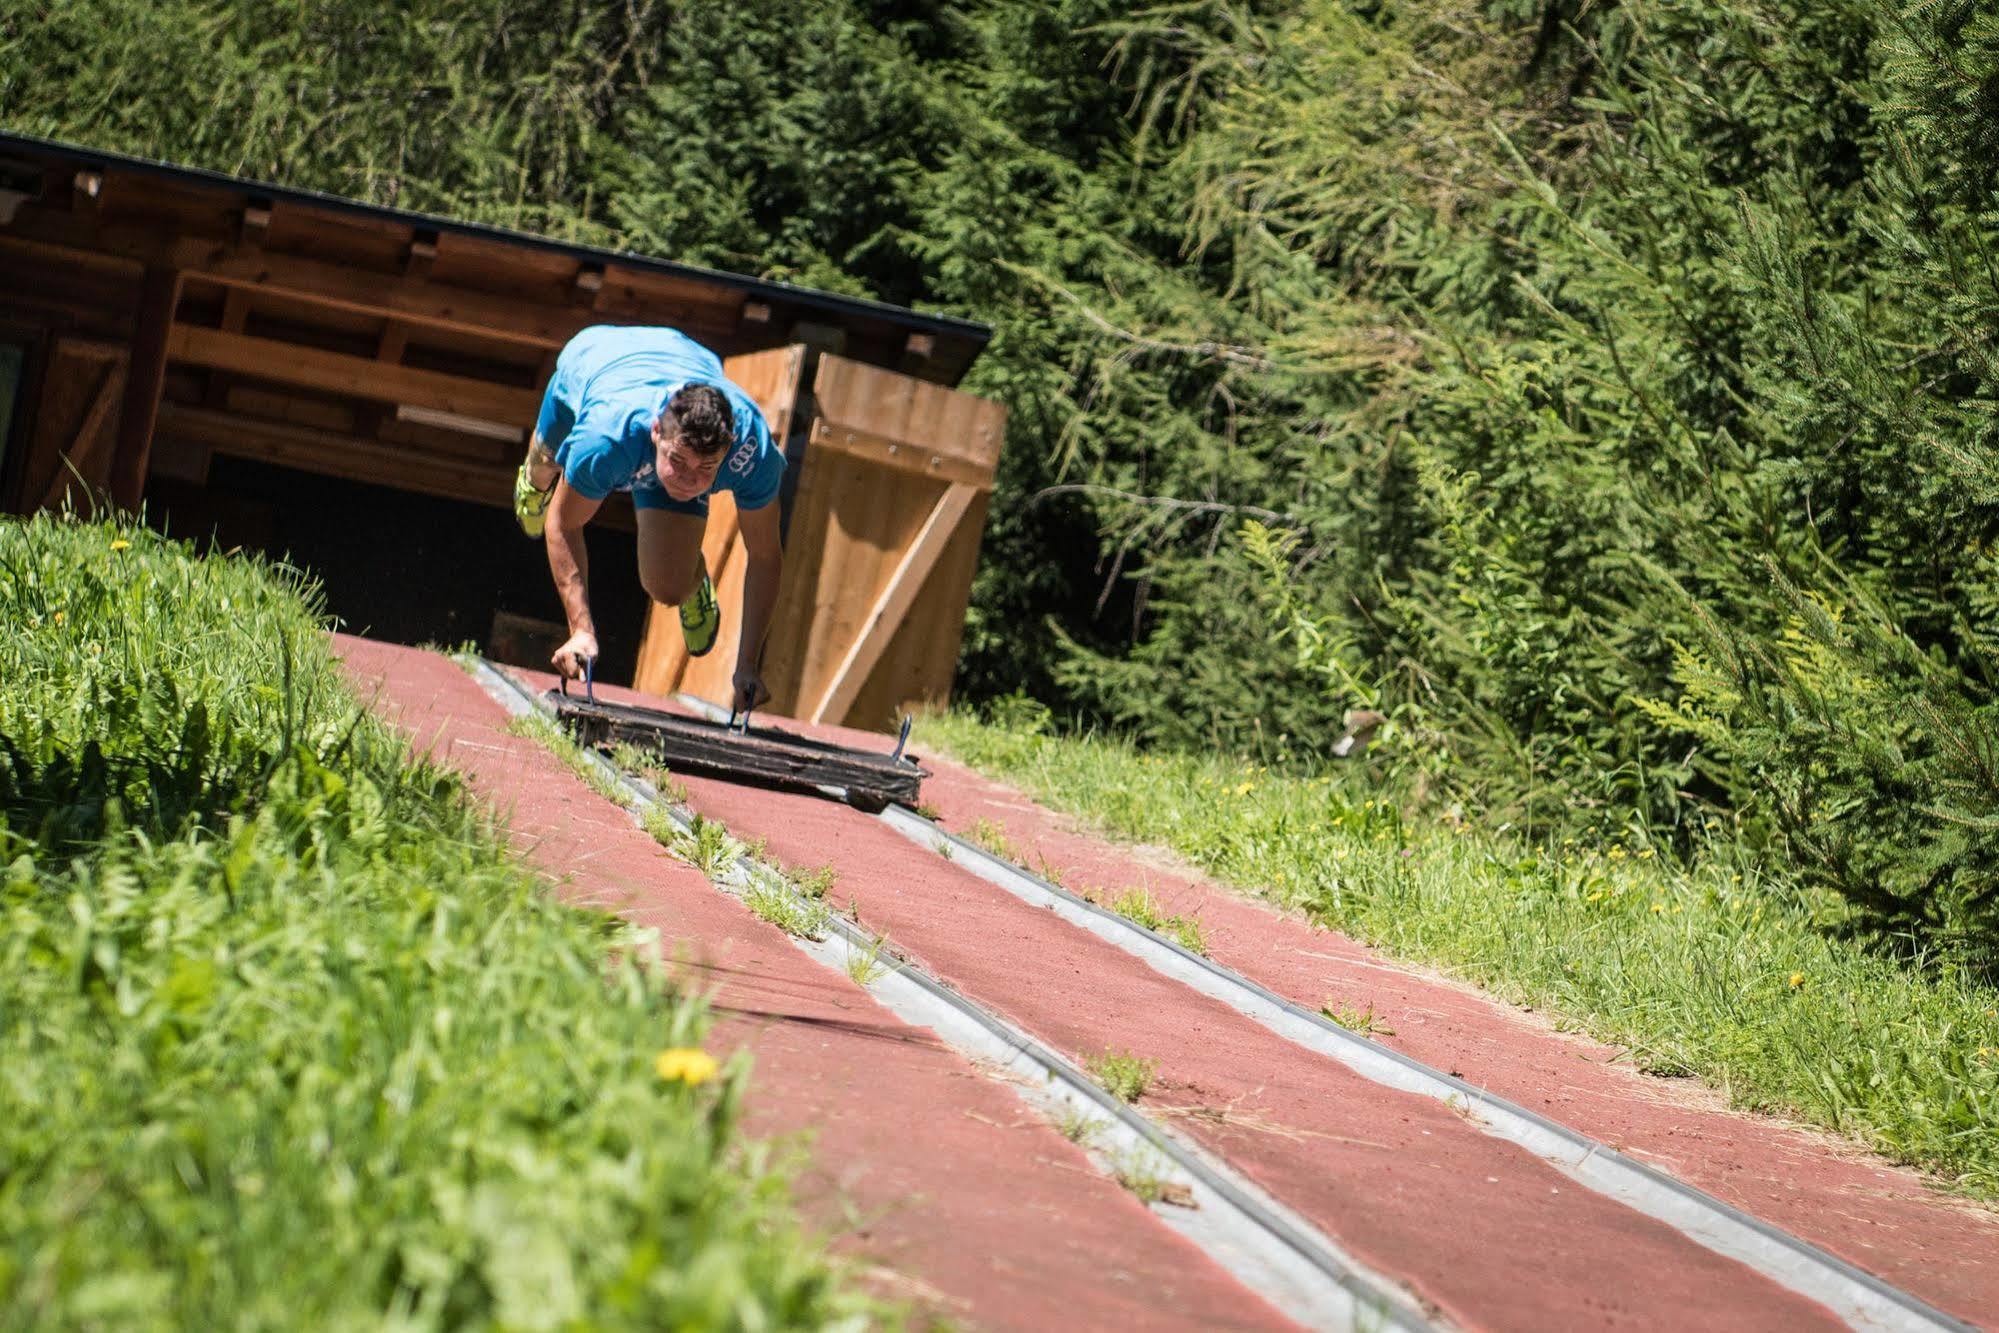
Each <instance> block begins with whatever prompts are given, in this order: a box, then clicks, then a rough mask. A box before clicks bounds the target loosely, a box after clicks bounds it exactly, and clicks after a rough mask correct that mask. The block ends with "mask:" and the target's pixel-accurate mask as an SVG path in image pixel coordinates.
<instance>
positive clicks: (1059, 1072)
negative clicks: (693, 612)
mask: <svg viewBox="0 0 1999 1333" xmlns="http://www.w3.org/2000/svg"><path fill="white" fill-rule="evenodd" d="M461 660H463V661H465V662H467V663H468V664H469V666H470V668H471V670H472V674H473V676H474V677H475V679H477V681H478V682H479V684H480V686H481V688H482V689H483V690H484V691H485V693H486V694H487V695H488V696H489V697H491V698H492V699H493V700H494V701H495V702H497V703H499V704H500V706H501V707H502V708H504V709H505V710H506V711H507V712H508V713H509V714H510V715H513V716H529V715H532V716H538V717H541V718H544V719H547V720H549V721H553V720H554V714H553V710H552V709H549V708H548V707H547V706H546V705H545V704H544V703H543V701H542V700H541V699H540V698H539V697H537V696H536V695H535V694H534V693H533V692H532V691H530V690H529V689H527V688H526V687H525V686H523V685H522V684H521V683H520V682H519V681H517V680H515V679H514V678H513V677H511V676H510V675H508V674H507V673H506V672H503V671H501V670H499V669H498V668H496V667H495V666H494V665H493V664H492V663H490V662H487V661H485V660H484V659H483V658H466V659H461ZM584 754H585V756H586V757H587V759H588V760H589V762H590V763H591V764H593V765H594V766H595V767H596V768H597V769H598V771H599V772H600V773H602V774H604V775H605V776H607V777H609V778H611V779H612V780H613V781H615V782H616V783H617V784H618V786H619V787H620V788H621V789H622V790H623V791H624V792H625V793H626V794H627V796H629V798H630V800H629V802H628V803H627V805H626V811H627V813H628V814H630V815H631V817H632V818H633V820H634V821H635V822H640V821H641V817H642V815H643V813H644V812H645V811H647V810H655V811H658V812H659V813H661V814H663V815H665V816H666V817H667V818H668V819H670V820H672V821H673V822H674V824H675V826H676V827H678V828H679V829H681V830H682V831H683V832H691V830H692V827H693V824H692V819H691V818H690V815H689V813H688V812H687V811H686V810H684V809H682V808H681V807H680V806H677V805H676V804H674V803H673V802H671V801H669V800H667V799H665V798H664V797H663V796H662V795H661V794H660V793H659V792H658V791H657V790H656V789H654V788H653V786H652V784H650V783H648V782H646V781H645V780H643V779H641V778H638V777H635V776H634V775H632V774H628V773H626V772H624V771H623V770H622V769H620V768H618V767H617V766H616V765H615V764H613V763H612V762H611V761H610V760H609V759H607V758H606V757H605V756H603V755H602V754H599V753H598V752H596V751H594V750H585V751H584ZM896 808H897V807H890V809H891V810H894V809H896ZM709 882H710V883H711V884H712V885H714V886H715V887H716V889H717V890H718V891H721V892H729V891H730V890H731V889H733V890H735V892H733V893H731V896H733V897H740V896H741V893H742V891H743V890H746V889H748V888H749V887H751V886H752V883H753V882H757V883H760V884H761V885H762V886H764V887H766V888H770V889H775V890H777V891H779V892H782V893H785V894H787V895H789V896H791V897H792V898H793V899H794V900H798V901H802V896H801V895H800V894H799V893H798V890H797V889H796V888H795V886H793V884H792V883H791V881H790V880H789V879H788V878H787V877H786V876H785V875H784V874H783V873H782V872H781V871H779V870H777V869H776V868H774V867H772V866H769V865H766V864H764V863H762V862H760V861H757V860H756V859H754V858H752V857H747V856H746V857H742V858H741V859H739V860H738V861H737V862H736V863H735V864H734V865H732V866H731V867H730V868H729V869H728V870H727V871H724V872H723V873H722V874H721V875H719V876H715V877H711V878H710V881H709ZM829 927H830V929H831V931H832V933H833V935H834V936H836V937H837V941H838V943H837V944H834V943H832V942H829V941H811V940H805V939H800V938H798V937H796V936H790V935H787V938H790V939H791V940H792V942H793V943H794V944H796V945H797V946H798V947H799V948H801V949H802V950H803V951H804V952H805V953H807V954H808V955H810V956H811V957H813V958H814V959H815V960H816V961H818V962H820V963H822V964H824V965H825V966H827V967H829V968H832V969H833V970H835V971H841V972H845V971H846V963H847V959H848V958H849V957H850V956H851V955H853V954H863V955H865V954H868V953H870V952H871V951H874V950H875V949H877V947H878V945H879V940H878V937H876V936H874V935H872V934H870V933H869V932H867V931H865V930H863V929H861V928H860V927H859V926H858V925H856V924H855V923H853V922H851V921H848V920H846V919H845V918H843V917H841V916H838V915H837V914H836V915H834V916H833V917H832V918H831V920H830V922H829ZM849 979H851V980H855V981H856V984H859V985H861V986H862V989H864V990H866V991H868V992H869V993H870V994H871V995H872V996H873V997H874V998H875V999H876V1000H877V1001H879V1002H880V1003H882V1004H883V1005H884V1006H885V1007H886V1008H888V1009H889V1010H890V1011H891V1012H893V1013H895V1014H896V1015H897V1016H898V1017H900V1018H902V1019H903V1020H904V1021H906V1022H909V1023H911V1024H912V1025H915V1026H921V1027H926V1028H929V1029H931V1030H932V1031H934V1032H936V1033H937V1034H938V1036H939V1037H940V1038H942V1039H943V1040H944V1042H945V1043H946V1044H947V1045H949V1046H951V1047H952V1048H953V1049H955V1050H957V1051H958V1052H959V1053H960V1054H962V1055H965V1056H966V1057H967V1058H969V1059H971V1060H972V1061H973V1063H974V1064H975V1065H977V1066H983V1067H992V1068H994V1069H995V1071H996V1074H997V1076H999V1077H1001V1080H1002V1081H1004V1082H1006V1083H1007V1084H1008V1085H1009V1086H1010V1087H1012V1088H1013V1090H1014V1092H1015V1093H1016V1095H1018V1096H1020V1097H1021V1099H1022V1100H1023V1101H1026V1102H1027V1103H1029V1105H1031V1106H1033V1107H1035V1108H1036V1109H1038V1110H1040V1111H1042V1112H1043V1113H1044V1114H1048V1113H1053V1115H1059V1114H1061V1113H1063V1112H1072V1113H1082V1114H1094V1115H1098V1116H1101V1117H1104V1121H1103V1129H1106V1130H1108V1131H1109V1132H1110V1134H1111V1136H1112V1137H1115V1138H1116V1139H1117V1145H1116V1149H1115V1151H1113V1150H1112V1149H1111V1148H1110V1147H1107V1146H1106V1145H1105V1142H1104V1134H1103V1132H1102V1131H1101V1130H1100V1131H1099V1132H1098V1133H1095V1134H1092V1135H1091V1136H1090V1138H1089V1140H1088V1141H1087V1142H1083V1141H1079V1146H1082V1147H1083V1148H1084V1150H1085V1151H1086V1152H1088V1153H1089V1154H1090V1156H1091V1157H1092V1159H1093V1160H1095V1161H1096V1162H1097V1163H1098V1165H1100V1166H1101V1167H1103V1168H1105V1170H1106V1172H1107V1174H1110V1175H1112V1176H1113V1178H1116V1176H1117V1175H1118V1174H1119V1172H1120V1170H1121V1169H1130V1168H1131V1167H1132V1166H1134V1165H1136V1166H1137V1167H1138V1168H1139V1169H1141V1170H1146V1169H1150V1168H1151V1166H1152V1163H1147V1162H1145V1161H1143V1160H1142V1159H1140V1160H1138V1161H1136V1162H1134V1160H1133V1158H1132V1156H1131V1155H1132V1154H1147V1153H1150V1154H1154V1155H1156V1158H1157V1159H1160V1160H1162V1161H1163V1163H1164V1164H1166V1165H1168V1166H1170V1168H1172V1169H1173V1170H1174V1171H1176V1172H1177V1174H1178V1176H1179V1180H1178V1182H1177V1183H1181V1184H1184V1185H1185V1186H1187V1188H1188V1189H1189V1191H1190V1192H1191V1193H1192V1195H1193V1198H1194V1202H1195V1204H1196V1205H1197V1207H1195V1208H1192V1209H1188V1208H1183V1207H1179V1206H1176V1205H1172V1204H1165V1205H1150V1206H1149V1211H1150V1212H1151V1213H1152V1214H1153V1216H1155V1217H1157V1218H1159V1219H1160V1220H1161V1221H1163V1222H1165V1223H1166V1224H1167V1225H1168V1226H1170V1227H1172V1228H1173V1229H1174V1230H1175V1231H1177V1232H1179V1233H1180V1234H1181V1235H1183V1236H1185V1237H1187V1238H1188V1239H1189V1240H1190V1241H1192V1242H1193V1243H1194V1244H1195V1245H1197V1246H1198V1247H1199V1248H1200V1249H1202V1250H1203V1251H1204V1252H1205V1253H1206V1254H1207V1255H1208V1256H1209V1257H1210V1258H1211V1259H1212V1260H1214V1261H1215V1262H1216V1263H1218V1264H1220V1265H1221V1266H1222V1267H1223V1268H1224V1269H1226V1270H1227V1271H1228V1272H1230V1273H1231V1274H1233V1275H1234V1276H1235V1277H1236V1278H1237V1279H1238V1280H1240V1281H1242V1282H1243V1284H1244V1285H1245V1286H1246V1287H1248V1288H1249V1289H1250V1290H1251V1291H1254V1292H1256V1293H1257V1294H1258V1295H1260V1296H1262V1297H1263V1298H1264V1299H1265V1300H1268V1301H1270V1302H1271V1304H1272V1305H1273V1306H1275V1307H1276V1308H1277V1309H1279V1310H1280V1311H1282V1312H1283V1313H1285V1314H1286V1315H1289V1316H1290V1317H1291V1318H1293V1319H1297V1320H1299V1321H1300V1322H1301V1323H1303V1324H1305V1325H1307V1326H1308V1327H1312V1328H1329V1329H1388V1328H1393V1329H1400V1330H1406V1331H1407V1333H1418V1331H1419V1330H1430V1329H1438V1328H1443V1327H1447V1325H1445V1324H1444V1323H1442V1322H1441V1321H1440V1318H1439V1316H1437V1315H1436V1314H1434V1313H1433V1312H1429V1311H1426V1310H1424V1309H1422V1308H1420V1306H1419V1304H1418V1302H1417V1301H1416V1300H1415V1299H1414V1298H1412V1296H1411V1295H1410V1294H1409V1293H1408V1292H1406V1291H1405V1290H1403V1289H1402V1288H1401V1287H1400V1286H1399V1285H1398V1284H1395V1283H1393V1282H1391V1281H1389V1280H1388V1279H1386V1278H1383V1277H1381V1276H1379V1275H1378V1274H1375V1273H1373V1272H1372V1271H1371V1270H1369V1269H1368V1268H1367V1267H1366V1266H1365V1265H1363V1264H1362V1263H1360V1262H1359V1261H1358V1260H1356V1259H1354V1258H1353V1257H1352V1256H1350V1255H1348V1254H1346V1253H1345V1252H1344V1251H1343V1250H1342V1249H1341V1248H1340V1247H1339V1246H1338V1245H1337V1244H1336V1243H1335V1242H1334V1241H1333V1240H1332V1239H1331V1238H1330V1237H1328V1236H1326V1235H1325V1234H1324V1233H1323V1232H1321V1231H1319V1230H1318V1229H1317V1228H1316V1227H1314V1226H1313V1225H1312V1224H1311V1223H1310V1222H1307V1221H1305V1220H1304V1219H1303V1218H1301V1217H1299V1216H1298V1215H1297V1214H1296V1213H1294V1212H1293V1211H1292V1210H1291V1209H1290V1208H1288V1207H1287V1206H1285V1205H1284V1204H1283V1203H1282V1202H1281V1201H1279V1200H1277V1199H1276V1198H1274V1197H1272V1196H1271V1195H1269V1194H1268V1193H1267V1192H1266V1191H1264V1190H1263V1189H1262V1188H1261V1187H1259V1186H1257V1185H1255V1184H1253V1183H1252V1182H1251V1181H1249V1180H1248V1179H1247V1178H1246V1177H1244V1176H1242V1175H1241V1174H1240V1173H1238V1172H1237V1171H1236V1170H1235V1169H1234V1168H1233V1167H1231V1166H1229V1165H1228V1164H1227V1163H1226V1162H1225V1161H1223V1160H1221V1159H1220V1158H1218V1157H1216V1156H1215V1155H1214V1154H1212V1153H1210V1152H1209V1151H1208V1150H1207V1149H1205V1148H1204V1147H1201V1146H1200V1145H1198V1144H1195V1143H1193V1142H1191V1141H1189V1140H1187V1139H1186V1138H1184V1137H1183V1136H1182V1135H1180V1134H1179V1133H1177V1132H1176V1131H1175V1130H1173V1129H1172V1128H1171V1127H1169V1126H1166V1125H1162V1124H1159V1123H1157V1122H1155V1121H1153V1120H1151V1119H1150V1118H1148V1117H1147V1116H1145V1115H1144V1114H1143V1113H1142V1112H1140V1111H1138V1110H1137V1109H1135V1108H1134V1107H1131V1106H1129V1105H1127V1104H1126V1103H1124V1102H1122V1101H1119V1100H1118V1099H1117V1098H1115V1097H1113V1096H1112V1095H1111V1094H1110V1093H1108V1092H1106V1091H1105V1090H1104V1089H1103V1088H1102V1087H1100V1086H1099V1085H1098V1084H1097V1082H1096V1081H1095V1080H1094V1079H1092V1078H1090V1077H1089V1076H1088V1075H1087V1074H1085V1073H1084V1072H1083V1071H1082V1070H1080V1069H1078V1068H1077V1067H1076V1066H1075V1065H1074V1064H1072V1063H1071V1062H1070V1061H1069V1060H1068V1058H1067V1057H1065V1056H1064V1055H1062V1054H1061V1053H1060V1052H1059V1051H1057V1050H1055V1049H1054V1048H1053V1047H1050V1046H1048V1045H1046V1044H1045V1043H1043V1042H1041V1041H1040V1040H1039V1039H1037V1038H1035V1037H1034V1036H1032V1035H1031V1034H1029V1033H1028V1032H1026V1031H1025V1030H1024V1029H1022V1028H1020V1027H1018V1026H1016V1025H1014V1024H1012V1023H1009V1022H1008V1021H1007V1020H1006V1019H1004V1018H1001V1017H1000V1016H999V1015H997V1014H995V1013H993V1012H992V1011H991V1010H989V1009H987V1008H986V1007H985V1006H983V1005H980V1004H978V1003H976V1002H975V1001H973V1000H971V999H970V998H968V997H966V996H965V995H962V994H960V993H959V992H958V991H957V990H956V989H955V988H953V987H951V986H949V985H947V984H946V983H944V982H942V981H940V980H938V979H937V978H935V977H933V976H931V975H930V974H929V973H927V972H925V971H924V970H923V969H922V968H920V967H918V966H916V965H915V964H914V963H913V962H910V961H909V960H907V959H901V958H898V959H897V960H896V961H895V963H894V964H893V965H892V966H890V967H889V968H888V970H887V971H886V972H885V973H884V974H883V975H882V976H880V977H878V978H876V979H875V980H874V981H871V982H867V983H861V982H859V981H858V979H856V978H853V977H852V976H851V974H849ZM1053 1115H1051V1118H1053Z"/></svg>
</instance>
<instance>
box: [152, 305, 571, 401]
mask: <svg viewBox="0 0 1999 1333" xmlns="http://www.w3.org/2000/svg"><path fill="white" fill-rule="evenodd" d="M167 355H168V357H169V358H171V359H172V360H175V361H184V362H187V363H189V364H192V365H198V366H207V367H209V368H210V369H212V370H222V371H227V372H229V373H231V374H235V375H243V376H247V377H250V378H254V379H260V380H267V381H273V382H276V383H279V384H295V385H299V386H301V387H304V388H309V389H318V390H320V391H322V392H326V393H338V394H346V395H348V396H349V397H353V398H363V399H367V400H368V401H370V402H378V403H409V404H411V405H412V406H415V407H428V408H431V409H433V410H435V411H439V412H452V413H456V414H458V415H460V416H468V417H478V418H479V419H481V420H483V421H520V422H523V423H525V422H531V421H533V420H534V418H535V413H536V411H537V410H539V408H540V406H541V396H540V395H539V394H538V393H536V392H535V391H534V390H533V389H522V388H516V387H514V386H512V385H507V384H495V383H493V382H491V381H490V380H475V379H469V378H467V377H465V376H462V375H445V374H441V373H439V372H437V371H432V370H413V369H411V368H409V367H408V366H397V365H385V364H383V363H382V362H380V361H377V360H375V359H374V358H372V357H364V356H346V355H343V354H341V353H339V352H326V351H321V350H319V349H318V348H313V347H300V346H298V345H296V344H293V343H283V342H276V341H273V340H271V339H269V338H252V337H248V336H246V335H244V334H240V333H224V332H223V331H221V330H220V329H204V328H196V327H195V326H193V325H189V324H177V325H175V326H174V329H173V332H172V334H171V336H170V337H169V339H168V346H167Z"/></svg>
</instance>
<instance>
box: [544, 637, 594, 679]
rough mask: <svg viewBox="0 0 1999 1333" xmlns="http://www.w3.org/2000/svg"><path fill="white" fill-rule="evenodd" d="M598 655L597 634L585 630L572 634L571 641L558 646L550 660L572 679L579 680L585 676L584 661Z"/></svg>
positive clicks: (557, 668)
mask: <svg viewBox="0 0 1999 1333" xmlns="http://www.w3.org/2000/svg"><path fill="white" fill-rule="evenodd" d="M596 656H597V636H596V635H594V634H592V633H590V632H589V631H588V630H583V631H580V632H578V633H576V634H572V635H570V636H569V641H568V642H567V643H565V644H563V645H562V646H561V647H560V648H557V649H556V650H555V656H554V657H553V658H551V659H549V660H550V661H552V662H554V663H555V669H556V670H557V671H559V672H561V673H562V674H563V675H565V676H567V677H569V679H571V680H579V679H581V678H582V676H583V663H584V662H585V661H586V660H589V659H592V658H595V657H596Z"/></svg>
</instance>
